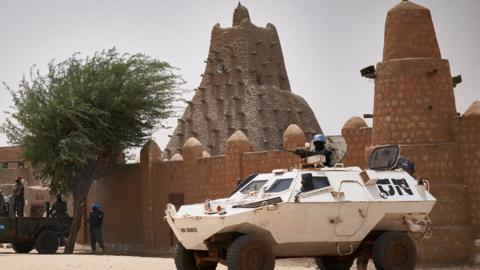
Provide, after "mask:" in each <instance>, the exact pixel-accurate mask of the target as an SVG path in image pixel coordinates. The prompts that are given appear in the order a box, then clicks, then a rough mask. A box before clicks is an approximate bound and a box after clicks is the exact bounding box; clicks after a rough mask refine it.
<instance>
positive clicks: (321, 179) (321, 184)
mask: <svg viewBox="0 0 480 270" xmlns="http://www.w3.org/2000/svg"><path fill="white" fill-rule="evenodd" d="M312 178H313V190H316V189H321V188H325V187H329V186H330V181H328V178H327V177H325V176H314V177H312Z"/></svg>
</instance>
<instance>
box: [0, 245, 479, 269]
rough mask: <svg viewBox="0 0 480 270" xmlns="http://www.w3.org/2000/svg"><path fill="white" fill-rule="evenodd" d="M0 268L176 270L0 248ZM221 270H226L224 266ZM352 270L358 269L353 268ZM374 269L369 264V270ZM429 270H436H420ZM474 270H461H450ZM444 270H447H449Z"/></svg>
mask: <svg viewBox="0 0 480 270" xmlns="http://www.w3.org/2000/svg"><path fill="white" fill-rule="evenodd" d="M276 265H277V267H275V270H307V269H308V270H313V269H315V267H314V264H313V260H307V259H300V260H277V262H276ZM0 266H1V267H2V269H8V270H65V269H68V270H131V269H135V270H151V269H152V270H176V268H175V264H174V262H173V259H170V258H154V257H135V256H111V255H91V254H75V255H63V254H60V253H59V254H56V255H39V254H34V253H32V254H15V253H13V251H12V250H11V249H2V248H0ZM217 269H218V270H227V268H226V267H225V266H223V265H221V266H219V267H218V268H217ZM352 269H355V267H353V268H352ZM373 269H375V268H374V267H373V265H372V264H371V263H370V265H369V270H373ZM420 269H430V270H433V268H419V270H420ZM467 269H469V270H471V269H475V268H470V267H458V268H449V270H467ZM442 270H447V269H446V268H444V269H442Z"/></svg>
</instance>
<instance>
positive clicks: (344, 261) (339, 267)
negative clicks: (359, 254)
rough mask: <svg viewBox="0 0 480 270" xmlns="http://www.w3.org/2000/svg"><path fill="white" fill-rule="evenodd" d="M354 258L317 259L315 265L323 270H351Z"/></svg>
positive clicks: (327, 257) (323, 257)
mask: <svg viewBox="0 0 480 270" xmlns="http://www.w3.org/2000/svg"><path fill="white" fill-rule="evenodd" d="M353 260H354V259H353V258H350V257H348V258H347V257H329V256H320V257H315V263H316V264H317V266H318V268H319V269H321V270H350V268H352V265H353Z"/></svg>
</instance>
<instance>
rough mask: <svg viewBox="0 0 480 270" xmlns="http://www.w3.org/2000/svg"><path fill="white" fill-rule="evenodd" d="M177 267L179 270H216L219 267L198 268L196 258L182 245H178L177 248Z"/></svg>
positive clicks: (175, 256) (175, 257)
mask: <svg viewBox="0 0 480 270" xmlns="http://www.w3.org/2000/svg"><path fill="white" fill-rule="evenodd" d="M174 259H175V266H176V267H177V270H215V269H217V265H216V264H214V265H210V266H205V267H197V264H196V262H195V257H194V256H193V252H192V251H191V250H188V249H186V248H185V247H184V246H182V244H180V243H177V245H176V246H175V255H174Z"/></svg>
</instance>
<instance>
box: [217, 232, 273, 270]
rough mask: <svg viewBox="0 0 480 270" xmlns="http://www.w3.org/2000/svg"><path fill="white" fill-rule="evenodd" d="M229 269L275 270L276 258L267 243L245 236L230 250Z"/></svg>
mask: <svg viewBox="0 0 480 270" xmlns="http://www.w3.org/2000/svg"><path fill="white" fill-rule="evenodd" d="M227 267H228V270H273V268H275V256H274V255H273V252H272V250H271V249H270V247H269V246H268V245H267V244H266V243H264V242H263V241H260V240H258V239H257V238H255V237H252V236H249V235H244V236H240V237H239V238H237V239H236V240H235V241H233V243H232V245H231V246H230V248H228V251H227Z"/></svg>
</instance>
